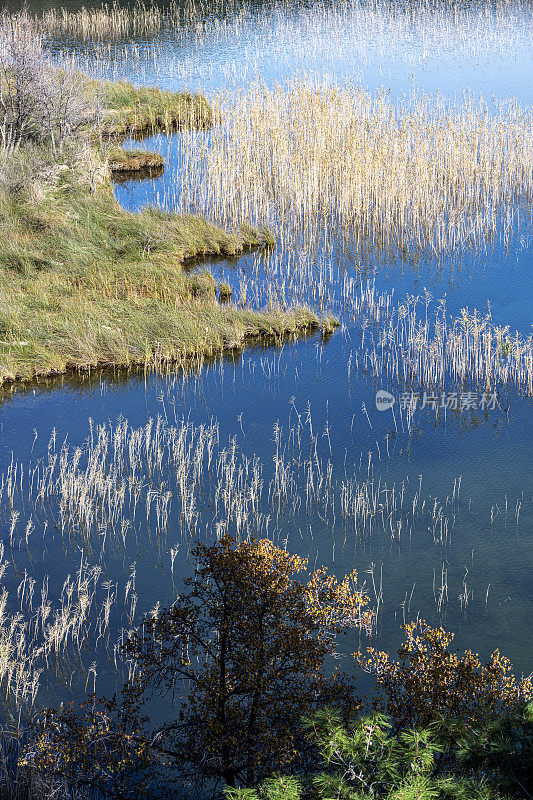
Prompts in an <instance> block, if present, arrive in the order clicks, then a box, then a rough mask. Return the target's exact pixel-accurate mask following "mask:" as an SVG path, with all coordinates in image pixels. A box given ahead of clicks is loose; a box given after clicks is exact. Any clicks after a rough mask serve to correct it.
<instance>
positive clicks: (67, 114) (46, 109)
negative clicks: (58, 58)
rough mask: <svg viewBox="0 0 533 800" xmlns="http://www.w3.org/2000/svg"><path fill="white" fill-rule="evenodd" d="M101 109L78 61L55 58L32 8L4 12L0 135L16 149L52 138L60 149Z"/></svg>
mask: <svg viewBox="0 0 533 800" xmlns="http://www.w3.org/2000/svg"><path fill="white" fill-rule="evenodd" d="M97 113H98V98H97V93H96V90H95V89H94V88H92V85H91V82H90V81H89V80H88V79H87V78H86V77H85V76H83V75H82V74H81V73H79V72H78V71H76V70H75V69H74V65H73V64H72V63H68V62H64V63H62V64H60V65H58V64H56V63H53V61H52V59H51V58H50V56H49V54H48V53H47V52H46V49H45V47H44V45H43V40H42V36H41V35H40V33H39V30H38V29H37V26H36V24H35V23H34V21H33V20H32V19H31V17H30V15H29V14H28V12H27V11H21V12H19V13H18V14H16V15H10V14H8V13H5V12H4V13H3V14H2V15H1V16H0V138H1V144H2V146H3V148H5V149H10V150H16V149H18V148H19V147H20V146H21V144H23V143H24V142H26V141H34V142H42V141H46V142H49V143H50V144H51V146H52V149H53V151H54V152H56V153H57V152H60V151H61V150H62V149H63V146H64V143H65V142H66V141H67V140H69V139H72V138H73V137H75V136H77V135H78V134H79V133H80V131H82V130H83V129H84V128H86V127H87V126H88V124H90V123H91V121H92V119H93V118H94V117H95V115H96V114H97Z"/></svg>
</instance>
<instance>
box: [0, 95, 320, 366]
mask: <svg viewBox="0 0 533 800" xmlns="http://www.w3.org/2000/svg"><path fill="white" fill-rule="evenodd" d="M90 83H91V85H92V86H93V88H94V87H96V89H97V91H98V92H99V94H100V96H101V98H102V111H101V115H100V119H99V122H98V126H99V127H98V129H97V128H96V127H95V126H94V125H93V126H92V129H91V130H90V131H87V132H86V135H85V137H84V140H83V143H82V144H80V143H79V142H77V143H76V144H75V145H74V146H69V147H66V148H65V149H64V150H63V151H62V152H61V153H53V152H52V151H51V149H50V148H49V147H45V146H43V145H39V146H37V145H35V146H34V145H27V146H24V147H21V148H19V149H18V150H17V151H16V152H11V153H7V152H4V153H3V155H2V161H3V164H2V166H3V178H2V181H1V185H0V220H1V230H0V275H1V288H0V382H4V381H14V380H18V379H22V380H29V379H32V378H34V377H36V376H44V375H51V374H58V373H63V372H65V371H67V370H69V369H75V370H82V369H90V368H94V367H95V366H101V365H108V366H113V367H119V366H132V365H149V364H152V365H153V364H156V363H159V364H163V363H168V362H169V361H171V362H178V363H181V362H185V361H187V360H190V359H191V358H199V357H200V358H201V357H204V356H209V357H212V356H215V355H217V354H219V353H221V352H223V351H224V350H227V349H235V348H241V347H243V346H244V345H245V344H246V343H247V342H248V341H257V340H258V339H260V338H261V337H266V338H268V339H269V340H281V339H283V338H285V337H293V336H296V335H299V334H302V333H305V332H309V331H311V330H313V329H316V328H318V327H319V326H321V325H322V326H326V327H331V326H332V325H333V324H334V323H332V321H331V320H326V321H325V322H324V321H322V322H321V321H320V320H319V318H318V317H317V315H316V314H314V313H313V312H311V311H309V310H308V309H305V308H299V309H289V310H282V309H280V308H275V307H272V308H268V309H267V310H265V311H262V312H257V311H252V310H251V309H250V308H247V307H246V302H245V299H244V298H241V299H240V301H239V303H238V304H237V303H235V304H234V303H231V302H227V300H228V297H227V287H226V286H225V284H222V285H221V287H220V288H217V285H216V282H215V280H214V278H213V276H212V275H211V273H209V272H208V271H205V270H204V271H197V270H195V271H188V270H187V269H186V263H187V261H189V260H191V259H198V258H201V257H204V256H211V255H227V256H236V255H238V254H240V253H242V252H243V251H244V250H246V249H249V248H254V247H265V246H272V245H273V238H272V235H271V234H270V233H269V232H268V231H266V230H254V229H252V228H249V227H240V228H238V229H236V230H232V231H227V230H224V229H222V228H220V227H218V226H217V225H214V224H213V223H211V222H209V221H208V220H207V219H205V218H203V217H199V216H195V215H194V216H193V215H178V214H174V213H168V212H165V211H161V210H158V209H155V208H147V209H145V210H143V211H141V212H139V213H130V212H127V211H125V210H123V209H122V208H121V207H120V206H119V204H118V202H117V200H116V199H115V196H114V194H113V188H112V183H111V175H112V174H116V173H123V172H124V171H126V172H128V171H129V170H140V169H143V168H146V167H149V168H150V167H152V168H161V167H162V165H163V161H162V159H161V158H160V157H159V156H157V155H156V154H150V153H144V152H143V151H142V150H136V151H135V152H133V153H132V152H129V151H126V150H123V149H122V148H121V147H120V143H121V141H122V140H123V139H124V138H125V137H126V136H135V137H142V136H143V135H146V134H147V133H154V132H157V131H165V132H170V131H173V130H178V129H183V128H194V129H198V128H202V127H207V126H209V125H212V124H213V122H214V121H215V114H214V112H213V110H212V108H211V107H210V105H209V104H208V103H207V101H206V100H205V98H203V97H202V96H200V95H192V94H189V93H181V94H174V93H171V92H163V91H160V90H158V89H146V88H140V89H136V88H135V87H133V86H132V85H131V84H129V83H126V82H121V83H116V84H112V83H108V82H105V83H101V84H100V85H99V86H96V84H95V83H94V82H90Z"/></svg>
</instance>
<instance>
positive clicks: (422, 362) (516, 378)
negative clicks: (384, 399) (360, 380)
mask: <svg viewBox="0 0 533 800" xmlns="http://www.w3.org/2000/svg"><path fill="white" fill-rule="evenodd" d="M352 302H353V305H352V316H353V318H354V319H359V320H364V324H363V332H362V337H361V347H360V350H356V351H354V352H353V361H352V362H351V366H352V367H353V368H354V371H357V370H358V369H363V370H364V371H365V372H366V373H367V374H371V375H373V376H375V377H376V378H382V377H383V376H385V375H386V376H387V377H388V378H389V379H390V380H391V381H393V382H394V383H395V384H397V385H403V386H405V385H407V386H413V385H414V386H416V387H418V388H420V387H423V388H424V389H425V390H431V389H443V388H444V387H449V386H450V385H451V386H454V387H456V388H457V387H458V388H463V389H464V388H475V389H478V390H491V391H494V390H495V389H497V388H498V387H500V386H505V385H507V384H511V385H513V386H515V387H516V388H517V389H518V390H519V391H522V392H523V393H525V394H526V395H528V396H531V395H533V336H532V335H531V334H530V335H529V336H523V335H521V334H520V333H519V332H518V331H514V332H513V331H511V329H510V327H509V325H505V326H504V325H498V324H496V323H495V322H494V321H493V319H492V315H491V313H490V309H489V310H488V311H487V312H486V313H485V314H482V313H480V312H479V311H477V310H476V309H474V310H473V311H472V312H469V311H468V309H466V308H465V309H463V310H462V312H461V314H460V316H458V317H452V316H450V315H449V314H448V312H447V309H446V302H445V300H441V301H438V302H433V301H432V298H431V296H430V295H426V296H421V297H408V298H407V299H406V300H405V301H404V302H403V303H398V304H395V303H394V301H393V293H392V292H383V293H379V292H376V289H375V286H374V284H371V283H367V284H366V285H365V286H363V285H361V286H360V287H359V291H358V293H357V295H356V296H355V297H353V296H352Z"/></svg>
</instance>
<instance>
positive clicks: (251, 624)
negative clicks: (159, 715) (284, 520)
mask: <svg viewBox="0 0 533 800" xmlns="http://www.w3.org/2000/svg"><path fill="white" fill-rule="evenodd" d="M193 555H194V557H195V558H196V560H197V566H196V570H195V573H194V576H193V577H191V578H190V579H188V580H186V581H185V584H186V591H185V592H184V593H183V594H181V595H180V597H179V598H178V599H177V601H176V603H175V604H174V605H173V606H172V607H170V608H168V609H166V610H164V611H162V612H161V613H159V615H158V616H156V617H154V618H152V617H147V618H146V619H145V620H144V622H143V625H142V628H141V629H140V630H139V631H138V632H137V633H135V635H133V636H132V637H131V639H130V640H129V641H128V643H127V646H126V652H127V655H128V657H129V658H130V659H131V664H132V672H133V677H132V679H131V681H130V682H129V684H128V686H127V688H126V695H127V697H128V700H129V701H130V702H131V703H133V704H135V703H137V704H138V705H139V706H142V705H143V704H144V703H146V701H147V700H148V699H149V698H150V697H151V696H152V695H154V694H156V695H157V694H158V695H162V696H164V697H168V698H172V700H173V701H174V702H175V705H176V706H177V709H176V710H177V713H175V714H174V715H173V717H172V718H171V719H170V720H168V721H167V722H166V723H165V724H164V725H162V726H161V727H160V729H159V730H158V734H157V737H156V742H157V744H156V748H157V751H158V752H159V753H160V754H162V757H164V758H165V760H166V763H167V764H168V765H169V766H170V767H176V768H178V769H179V770H180V771H181V770H182V769H183V767H184V765H188V767H189V768H190V769H191V772H192V774H193V775H194V776H195V778H196V779H197V777H198V775H199V774H200V775H203V776H204V777H206V778H208V779H211V780H217V779H222V780H223V781H224V782H225V784H227V785H229V786H234V785H238V784H245V785H248V786H251V785H255V784H256V783H257V782H258V781H260V780H261V779H263V778H265V777H266V776H268V775H269V774H270V773H271V772H272V771H273V770H278V769H282V768H287V767H288V766H289V765H290V764H292V763H293V762H294V761H295V759H297V758H298V757H299V756H301V755H302V753H303V752H304V751H305V746H306V745H305V742H306V739H305V736H304V732H303V727H302V723H301V719H302V717H303V716H304V715H306V714H309V713H310V712H312V711H313V710H314V709H316V708H317V707H318V706H319V705H320V704H323V703H326V704H328V705H329V706H335V707H337V708H339V709H341V710H344V711H347V710H349V709H350V707H352V706H353V704H354V700H353V693H352V687H351V685H350V684H349V682H348V681H347V680H346V679H345V678H343V677H341V675H340V674H339V673H338V672H334V674H333V676H331V670H330V671H329V675H328V674H327V671H326V670H325V669H324V662H325V660H326V658H327V657H328V656H332V655H333V654H334V653H335V648H336V640H337V637H338V636H339V635H340V634H342V633H345V632H346V631H347V630H349V629H351V630H353V629H354V628H355V629H368V628H369V627H370V626H371V623H372V613H371V612H370V611H369V610H368V607H367V597H366V596H365V594H364V592H363V591H362V590H361V589H360V588H358V586H357V578H356V574H355V572H353V573H351V574H350V575H347V576H346V577H345V578H343V579H342V580H340V581H337V580H336V579H335V578H334V577H332V576H330V575H328V574H326V571H325V570H324V569H320V570H318V571H316V572H314V573H313V574H311V575H310V576H308V577H306V578H304V579H298V577H297V576H298V575H299V574H300V573H302V572H304V571H305V570H306V569H307V561H306V560H305V559H302V558H300V557H298V556H294V555H290V554H289V553H287V552H286V551H285V550H282V549H280V548H279V547H276V546H274V545H273V544H272V542H270V541H267V540H261V541H247V542H236V541H235V540H234V539H233V538H231V537H230V536H225V537H224V538H222V539H221V540H220V541H218V542H217V543H216V544H214V545H212V546H207V545H204V544H198V545H197V546H196V548H195V549H194V551H193Z"/></svg>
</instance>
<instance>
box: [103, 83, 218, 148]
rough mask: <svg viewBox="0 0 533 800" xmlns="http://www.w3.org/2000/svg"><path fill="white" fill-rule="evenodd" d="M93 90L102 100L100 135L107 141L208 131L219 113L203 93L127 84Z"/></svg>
mask: <svg viewBox="0 0 533 800" xmlns="http://www.w3.org/2000/svg"><path fill="white" fill-rule="evenodd" d="M93 88H95V89H96V91H97V93H98V95H99V96H100V98H101V103H102V111H103V113H102V122H103V124H102V131H101V132H102V135H103V136H104V137H106V138H112V139H115V138H118V139H120V138H124V137H125V136H132V135H133V136H143V135H146V134H149V133H152V132H153V131H157V130H160V131H161V130H162V131H165V132H167V133H168V132H171V131H173V130H179V129H183V128H194V129H199V128H208V127H209V126H210V125H212V124H213V122H215V121H216V112H215V111H214V109H213V108H212V106H211V105H210V104H209V103H208V102H207V100H206V99H205V97H203V95H201V94H191V93H190V92H166V91H163V90H162V89H157V88H155V87H145V86H142V87H135V86H134V85H133V84H132V83H129V82H127V81H119V82H117V83H111V82H108V81H101V82H98V83H93Z"/></svg>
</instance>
